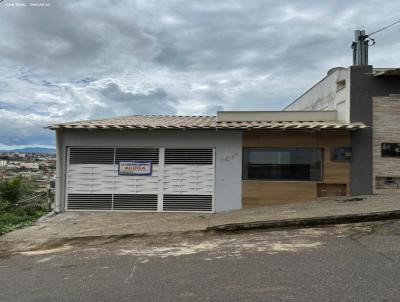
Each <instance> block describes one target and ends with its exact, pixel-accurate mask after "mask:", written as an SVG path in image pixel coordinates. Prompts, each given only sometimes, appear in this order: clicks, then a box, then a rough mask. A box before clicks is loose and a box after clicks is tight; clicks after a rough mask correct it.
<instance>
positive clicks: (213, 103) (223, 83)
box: [0, 0, 400, 145]
mask: <svg viewBox="0 0 400 302" xmlns="http://www.w3.org/2000/svg"><path fill="white" fill-rule="evenodd" d="M47 1H49V0H47ZM16 2H19V3H21V2H25V0H23V1H16V0H15V1H14V0H6V1H3V2H2V3H0V28H1V29H2V30H1V31H0V112H1V113H0V114H1V115H0V118H1V121H0V126H1V128H0V144H6V145H26V144H35V143H36V144H39V143H40V144H52V143H53V134H52V133H51V132H49V131H47V132H46V130H41V128H40V127H41V126H44V125H47V124H49V123H53V122H61V121H67V120H77V119H89V118H101V117H108V116H110V115H125V114H176V113H177V114H215V112H216V111H217V110H221V109H226V110H238V109H240V110H263V109H264V110H279V109H281V108H283V107H284V106H285V104H287V103H289V102H290V101H292V100H293V99H294V98H295V97H296V96H297V95H299V94H300V93H302V92H303V91H304V90H306V89H307V88H309V86H311V85H312V84H313V83H315V82H316V81H317V80H319V79H320V78H321V77H322V76H324V74H325V73H326V71H327V70H328V69H329V68H331V67H334V66H348V65H350V64H351V49H350V44H351V41H352V39H353V30H354V29H357V28H365V29H366V30H367V31H373V30H375V29H377V28H380V27H381V26H383V25H386V24H387V23H390V21H394V20H397V19H398V11H399V9H400V4H399V3H397V2H396V1H390V2H389V1H386V2H385V5H382V3H381V2H378V1H374V0H369V1H364V0H355V1H351V2H349V1H345V0H337V1H316V0H298V1H289V0H279V1H277V0H254V1H240V0H223V1H215V0H204V1H183V0H170V1H168V2H165V1H159V0H136V1H128V0H125V1H122V0H121V1H112V0H96V1H95V0H85V1H67V0H57V1H56V0H50V1H49V3H50V6H49V7H43V8H33V7H14V6H12V5H10V4H12V3H16ZM30 2H31V1H29V2H28V1H26V3H30ZM399 29H400V27H395V28H392V29H391V30H390V31H386V32H384V33H382V34H380V35H379V36H377V37H376V38H377V42H378V43H377V45H376V46H374V47H373V48H371V53H370V57H371V62H372V63H373V64H374V65H376V66H379V67H382V66H396V65H399V63H400V59H399V58H398V56H396V53H397V52H396V51H397V49H398V48H399V46H400V45H399V44H400V42H398V41H397V40H396V39H394V37H397V35H398V33H399Z"/></svg>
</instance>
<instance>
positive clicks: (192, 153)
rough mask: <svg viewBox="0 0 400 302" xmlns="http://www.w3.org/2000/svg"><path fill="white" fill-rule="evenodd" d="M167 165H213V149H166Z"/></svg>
mask: <svg viewBox="0 0 400 302" xmlns="http://www.w3.org/2000/svg"><path fill="white" fill-rule="evenodd" d="M165 164H167V165H168V164H192V165H212V164H213V149H178V148H166V149H165Z"/></svg>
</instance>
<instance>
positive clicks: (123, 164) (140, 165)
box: [118, 160, 152, 176]
mask: <svg viewBox="0 0 400 302" xmlns="http://www.w3.org/2000/svg"><path fill="white" fill-rule="evenodd" d="M151 173H152V163H151V161H148V160H146V161H144V160H135V161H120V162H119V164H118V175H130V176H150V175H151Z"/></svg>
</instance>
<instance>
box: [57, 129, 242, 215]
mask: <svg viewBox="0 0 400 302" xmlns="http://www.w3.org/2000/svg"><path fill="white" fill-rule="evenodd" d="M57 132H59V133H58V135H57V136H58V144H57V146H58V150H57V152H58V154H57V156H58V157H57V159H59V160H60V161H59V162H58V166H57V168H59V169H61V170H62V171H58V172H60V173H57V175H58V177H61V178H62V179H61V181H60V184H59V187H57V188H56V190H58V193H57V194H56V197H57V200H56V208H57V209H58V210H59V211H60V210H63V209H64V205H65V176H66V148H67V147H69V146H87V147H95V146H97V147H188V148H195V147H213V148H215V149H216V159H215V165H216V167H215V169H216V171H215V210H216V211H225V210H232V209H239V208H241V206H242V201H241V196H242V192H241V184H242V132H241V131H232V130H230V131H215V130H206V131H203V130H186V131H183V130H152V131H149V130H123V131H120V130H69V129H59V130H57Z"/></svg>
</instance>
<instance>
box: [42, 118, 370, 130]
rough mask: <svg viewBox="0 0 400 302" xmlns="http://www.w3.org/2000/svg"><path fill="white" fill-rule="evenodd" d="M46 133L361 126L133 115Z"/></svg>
mask: <svg viewBox="0 0 400 302" xmlns="http://www.w3.org/2000/svg"><path fill="white" fill-rule="evenodd" d="M47 128H49V129H53V130H54V129H214V130H218V129H360V128H366V126H365V125H364V124H363V123H341V122H332V121H310V122H306V121H281V122H280V121H271V122H268V121H248V122H244V121H240V122H235V121H223V122H220V121H218V120H217V118H216V117H215V116H176V115H174V116H172V115H132V116H123V117H116V118H111V119H102V120H89V121H77V122H69V123H62V124H55V125H51V126H48V127H47Z"/></svg>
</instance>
